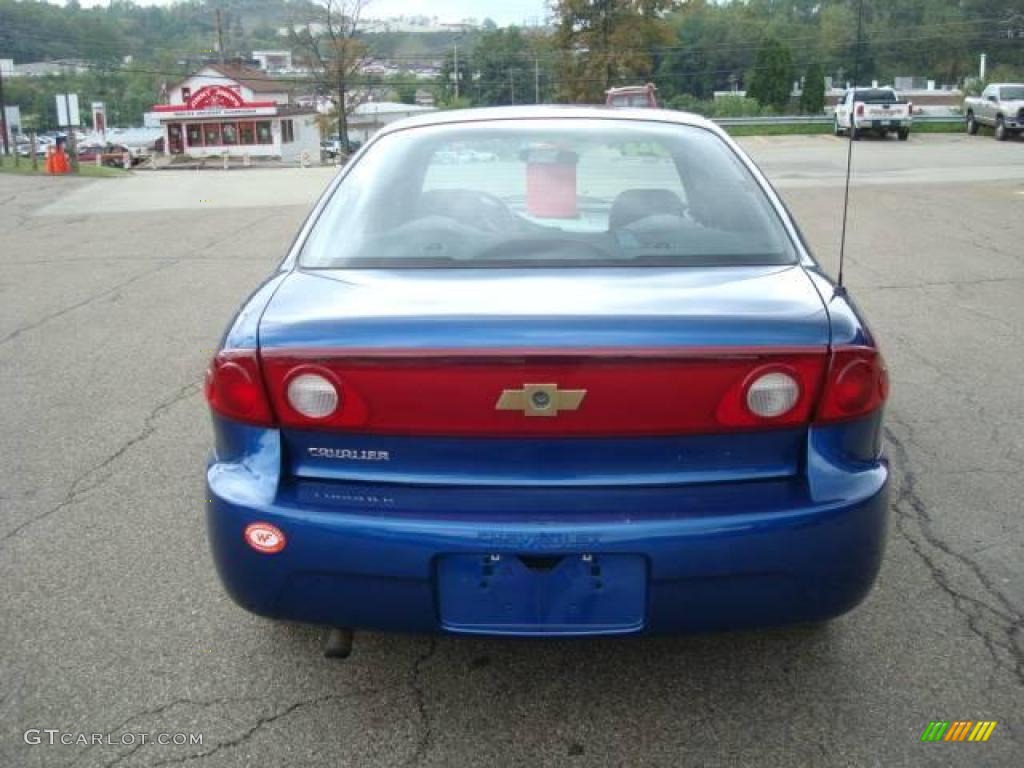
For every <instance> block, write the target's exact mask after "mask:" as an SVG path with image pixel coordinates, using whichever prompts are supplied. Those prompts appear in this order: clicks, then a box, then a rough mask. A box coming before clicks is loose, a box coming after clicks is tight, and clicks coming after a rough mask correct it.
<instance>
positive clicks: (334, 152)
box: [320, 138, 362, 158]
mask: <svg viewBox="0 0 1024 768" xmlns="http://www.w3.org/2000/svg"><path fill="white" fill-rule="evenodd" d="M361 146H362V142H359V141H354V140H352V139H349V142H348V154H350V155H352V154H355V153H356V152H357V151H358V150H359V147H361ZM320 151H321V152H323V153H324V155H325V156H326V157H329V158H335V157H337V156H338V155H341V154H344V152H343V150H342V146H341V139H338V138H331V139H327V140H326V141H321V142H320Z"/></svg>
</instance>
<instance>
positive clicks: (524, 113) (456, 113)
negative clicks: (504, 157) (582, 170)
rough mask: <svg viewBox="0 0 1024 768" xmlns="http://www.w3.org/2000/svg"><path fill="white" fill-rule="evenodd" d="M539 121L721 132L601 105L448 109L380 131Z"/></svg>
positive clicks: (690, 119) (701, 123) (704, 124)
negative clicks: (637, 124) (657, 125)
mask: <svg viewBox="0 0 1024 768" xmlns="http://www.w3.org/2000/svg"><path fill="white" fill-rule="evenodd" d="M539 119H550V120H559V119H590V120H625V121H633V122H647V123H650V122H658V123H674V124H676V125H690V126H696V127H698V128H706V129H708V130H712V131H714V132H716V133H721V132H722V130H721V129H720V128H719V127H718V126H717V125H715V124H714V123H713V122H711V121H710V120H708V119H706V118H703V117H701V116H700V115H695V114H693V113H691V112H679V111H677V110H674V109H650V108H649V107H647V108H625V109H624V108H621V107H618V108H612V107H606V106H604V105H603V104H602V105H599V106H598V105H593V106H591V105H568V104H567V105H558V104H546V105H542V106H536V105H530V106H518V107H480V108H474V109H449V110H443V111H438V112H428V113H425V114H422V115H414V116H413V117H407V118H405V119H403V120H396V121H395V122H393V123H389V124H388V125H386V126H384V127H383V128H381V129H380V131H379V133H381V134H386V133H393V132H394V131H403V130H407V129H409V128H424V127H427V126H433V125H455V124H457V123H485V122H501V121H504V120H539Z"/></svg>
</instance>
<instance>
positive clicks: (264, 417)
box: [205, 349, 274, 426]
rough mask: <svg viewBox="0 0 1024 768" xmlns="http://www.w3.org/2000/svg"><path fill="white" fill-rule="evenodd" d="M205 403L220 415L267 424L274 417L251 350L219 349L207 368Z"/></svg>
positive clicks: (254, 354) (253, 352) (255, 356)
mask: <svg viewBox="0 0 1024 768" xmlns="http://www.w3.org/2000/svg"><path fill="white" fill-rule="evenodd" d="M205 390H206V402H208V403H209V404H210V408H211V409H213V411H215V412H216V413H219V414H220V415H221V416H225V417H227V418H229V419H234V420H235V421H241V422H245V423H247V424H258V425H260V426H270V425H272V424H273V423H274V417H273V414H272V413H271V410H270V402H269V401H268V400H267V394H266V390H265V389H264V388H263V376H262V375H261V374H260V363H259V357H258V355H257V352H256V350H254V349H229V350H221V351H220V352H218V353H217V355H216V357H214V358H213V361H212V362H211V363H210V367H209V368H208V369H207V371H206V383H205Z"/></svg>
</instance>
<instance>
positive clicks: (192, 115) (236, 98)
mask: <svg viewBox="0 0 1024 768" xmlns="http://www.w3.org/2000/svg"><path fill="white" fill-rule="evenodd" d="M168 100H169V103H167V104H157V105H156V106H154V107H153V113H154V114H156V115H158V116H159V120H160V126H161V128H162V129H163V134H164V152H165V153H166V154H169V155H188V156H190V157H220V156H222V155H224V154H227V155H230V156H232V157H241V156H245V155H248V156H249V157H274V158H280V159H281V160H286V161H297V160H300V159H302V158H303V156H304V155H305V156H307V157H309V158H312V159H316V158H318V157H319V153H320V131H319V129H318V128H317V125H316V111H315V110H314V109H312V108H310V107H300V106H298V105H295V104H292V103H291V98H290V96H289V94H288V91H287V90H286V89H285V87H284V86H283V85H282V84H281V83H279V82H277V81H275V80H273V79H272V78H269V77H267V76H266V75H265V74H264V73H263V72H261V71H259V70H255V69H250V68H248V67H241V66H238V65H235V64H208V65H206V66H205V67H203V68H202V69H201V70H199V71H198V72H196V73H195V74H193V75H191V76H190V77H188V78H186V79H185V80H183V81H181V82H180V83H178V84H176V85H175V86H173V87H172V88H171V89H170V91H169V93H168Z"/></svg>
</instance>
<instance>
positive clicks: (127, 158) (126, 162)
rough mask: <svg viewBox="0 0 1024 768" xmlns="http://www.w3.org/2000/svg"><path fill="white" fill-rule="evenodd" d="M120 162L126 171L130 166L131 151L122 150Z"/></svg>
mask: <svg viewBox="0 0 1024 768" xmlns="http://www.w3.org/2000/svg"><path fill="white" fill-rule="evenodd" d="M121 163H122V164H123V165H124V169H125V170H126V171H127V170H128V169H130V168H131V167H132V153H131V152H123V153H122V154H121Z"/></svg>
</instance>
